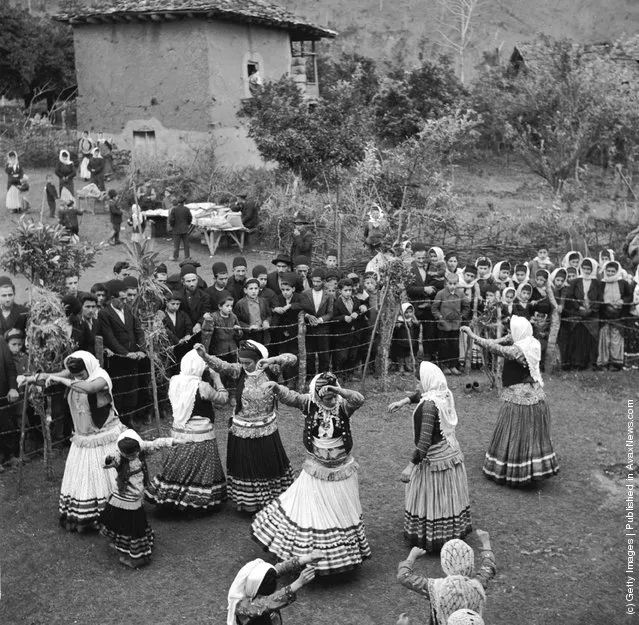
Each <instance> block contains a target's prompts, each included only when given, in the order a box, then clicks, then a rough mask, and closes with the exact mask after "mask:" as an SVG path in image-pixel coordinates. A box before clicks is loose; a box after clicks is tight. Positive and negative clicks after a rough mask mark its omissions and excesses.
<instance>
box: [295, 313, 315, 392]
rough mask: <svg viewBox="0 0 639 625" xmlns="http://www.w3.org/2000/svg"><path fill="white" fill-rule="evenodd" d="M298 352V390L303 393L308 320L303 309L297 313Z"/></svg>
mask: <svg viewBox="0 0 639 625" xmlns="http://www.w3.org/2000/svg"><path fill="white" fill-rule="evenodd" d="M297 354H298V356H297V363H298V369H297V390H298V392H299V393H303V392H304V388H305V386H306V321H305V317H304V311H303V310H300V312H299V313H298V314H297ZM313 358H315V354H313Z"/></svg>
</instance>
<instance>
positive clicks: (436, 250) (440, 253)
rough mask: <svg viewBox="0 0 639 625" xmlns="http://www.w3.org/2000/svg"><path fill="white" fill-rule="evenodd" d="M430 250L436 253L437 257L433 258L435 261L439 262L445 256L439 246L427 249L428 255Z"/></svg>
mask: <svg viewBox="0 0 639 625" xmlns="http://www.w3.org/2000/svg"><path fill="white" fill-rule="evenodd" d="M431 252H435V254H437V258H436V260H435V262H439V261H441V260H444V258H445V256H444V250H442V248H441V247H431V248H430V249H429V250H428V255H429V256H430V253H431Z"/></svg>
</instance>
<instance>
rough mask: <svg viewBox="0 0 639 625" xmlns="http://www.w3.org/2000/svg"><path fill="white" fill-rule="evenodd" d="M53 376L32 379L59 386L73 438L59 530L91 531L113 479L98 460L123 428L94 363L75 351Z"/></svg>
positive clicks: (111, 447)
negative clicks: (67, 404) (67, 409)
mask: <svg viewBox="0 0 639 625" xmlns="http://www.w3.org/2000/svg"><path fill="white" fill-rule="evenodd" d="M64 366H65V369H64V370H63V371H61V372H59V373H51V374H38V375H37V376H31V378H30V380H31V381H33V382H35V381H36V378H37V379H44V380H45V381H46V384H47V385H50V384H55V383H59V384H64V385H65V386H66V387H67V388H68V390H67V395H66V397H67V402H68V403H69V408H70V410H71V418H72V419H73V429H74V434H73V437H72V439H71V448H70V449H69V455H68V456H67V462H66V465H65V467H64V476H63V478H62V486H61V488H60V525H61V526H62V527H63V528H65V529H66V530H68V531H78V532H83V531H85V530H86V529H97V527H98V519H99V517H100V513H101V511H102V509H103V508H104V506H105V505H106V503H107V500H108V498H109V496H110V495H111V493H112V492H113V490H114V489H115V486H116V484H115V476H114V475H111V474H110V472H108V471H106V470H105V469H104V466H103V464H104V457H105V456H107V455H109V454H113V453H115V452H116V450H117V440H118V436H119V435H120V433H121V432H122V431H123V430H125V429H126V428H125V427H124V426H123V425H122V424H121V423H120V419H118V416H117V413H116V411H115V406H114V403H113V384H112V383H111V378H110V377H109V374H108V373H107V372H106V371H105V370H104V369H102V367H100V363H99V362H98V359H97V358H96V357H95V356H94V355H93V354H90V353H89V352H86V351H76V352H73V353H72V354H71V355H70V356H67V357H66V358H65V360H64Z"/></svg>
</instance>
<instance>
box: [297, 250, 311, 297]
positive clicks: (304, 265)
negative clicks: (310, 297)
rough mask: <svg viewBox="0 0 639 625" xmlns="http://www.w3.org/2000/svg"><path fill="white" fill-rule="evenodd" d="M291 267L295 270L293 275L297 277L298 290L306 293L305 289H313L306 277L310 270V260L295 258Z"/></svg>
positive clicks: (302, 257)
mask: <svg viewBox="0 0 639 625" xmlns="http://www.w3.org/2000/svg"><path fill="white" fill-rule="evenodd" d="M293 265H294V268H295V273H297V275H298V276H299V283H300V288H299V290H301V291H306V290H307V289H311V288H313V284H312V283H311V280H310V278H309V277H308V272H309V270H310V268H311V261H310V259H309V258H308V257H307V256H296V257H295V258H294V259H293Z"/></svg>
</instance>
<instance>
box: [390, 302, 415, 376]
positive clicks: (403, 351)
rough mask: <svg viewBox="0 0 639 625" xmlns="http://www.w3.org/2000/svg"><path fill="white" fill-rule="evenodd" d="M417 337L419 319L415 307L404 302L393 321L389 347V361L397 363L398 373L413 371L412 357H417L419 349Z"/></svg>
mask: <svg viewBox="0 0 639 625" xmlns="http://www.w3.org/2000/svg"><path fill="white" fill-rule="evenodd" d="M418 338H419V321H418V320H417V317H415V309H414V308H413V305H412V304H411V303H410V302H404V303H403V304H402V306H401V313H400V314H399V315H398V317H397V321H396V322H395V328H394V330H393V338H392V342H391V348H390V358H391V362H393V363H395V364H396V365H397V371H398V372H399V373H400V374H401V373H410V372H411V371H413V357H415V358H416V357H417V350H418V349H419V343H418V340H417V339H418Z"/></svg>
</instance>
